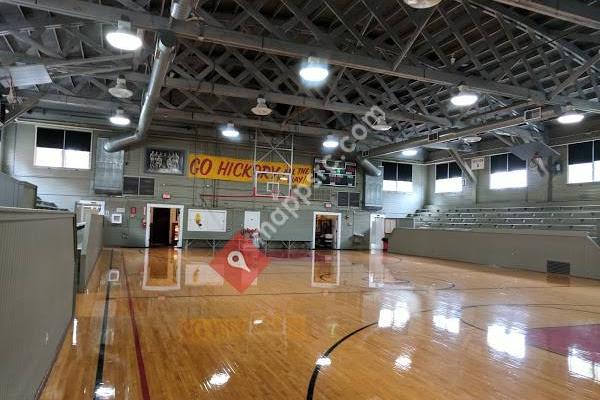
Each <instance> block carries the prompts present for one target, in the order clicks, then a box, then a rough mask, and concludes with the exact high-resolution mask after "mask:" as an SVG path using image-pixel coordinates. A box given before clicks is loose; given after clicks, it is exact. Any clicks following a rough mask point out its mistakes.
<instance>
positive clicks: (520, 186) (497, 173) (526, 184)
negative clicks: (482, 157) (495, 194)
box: [488, 153, 529, 190]
mask: <svg viewBox="0 0 600 400" xmlns="http://www.w3.org/2000/svg"><path fill="white" fill-rule="evenodd" d="M509 154H511V153H502V154H495V155H494V156H506V171H502V172H493V173H492V157H494V156H490V162H489V163H488V164H489V170H488V171H489V174H490V179H489V181H490V182H489V188H490V190H506V189H525V188H527V186H528V185H529V181H528V179H527V162H525V168H523V169H516V170H514V171H509V170H508V155H509ZM517 173H519V174H522V173H525V184H524V185H521V184H519V185H516V186H498V187H492V179H493V177H494V176H496V178H497V176H498V175H500V174H505V175H506V178H507V179H506V180H507V181H510V182H515V181H516V180H515V179H514V178H513V179H511V178H510V175H511V174H513V175H515V176H516V175H517Z"/></svg>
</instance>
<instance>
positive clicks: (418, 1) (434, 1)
mask: <svg viewBox="0 0 600 400" xmlns="http://www.w3.org/2000/svg"><path fill="white" fill-rule="evenodd" d="M440 1H442V0H404V4H407V5H409V6H411V7H412V8H417V9H423V8H431V7H435V6H437V5H438V4H440Z"/></svg>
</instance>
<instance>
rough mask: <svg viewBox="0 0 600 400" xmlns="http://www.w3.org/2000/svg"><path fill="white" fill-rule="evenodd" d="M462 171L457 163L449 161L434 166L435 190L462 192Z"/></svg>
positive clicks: (440, 191)
mask: <svg viewBox="0 0 600 400" xmlns="http://www.w3.org/2000/svg"><path fill="white" fill-rule="evenodd" d="M462 186H463V182H462V171H461V170H460V167H459V166H458V164H457V163H455V162H454V161H453V162H450V163H444V164H437V165H436V166H435V192H436V193H453V192H462Z"/></svg>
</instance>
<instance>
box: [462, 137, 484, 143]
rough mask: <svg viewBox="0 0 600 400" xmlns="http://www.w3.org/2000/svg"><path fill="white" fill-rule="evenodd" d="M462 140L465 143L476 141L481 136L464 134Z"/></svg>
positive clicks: (479, 139)
mask: <svg viewBox="0 0 600 400" xmlns="http://www.w3.org/2000/svg"><path fill="white" fill-rule="evenodd" d="M462 140H463V142H465V143H477V142H481V137H480V136H465V137H464V138H462Z"/></svg>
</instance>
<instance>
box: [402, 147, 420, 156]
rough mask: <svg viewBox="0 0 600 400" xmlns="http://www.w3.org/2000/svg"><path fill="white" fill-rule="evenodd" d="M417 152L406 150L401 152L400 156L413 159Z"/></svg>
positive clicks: (415, 150)
mask: <svg viewBox="0 0 600 400" xmlns="http://www.w3.org/2000/svg"><path fill="white" fill-rule="evenodd" d="M418 152H419V151H418V150H417V149H406V150H402V155H403V156H405V157H413V156H416V155H417V153H418Z"/></svg>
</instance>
